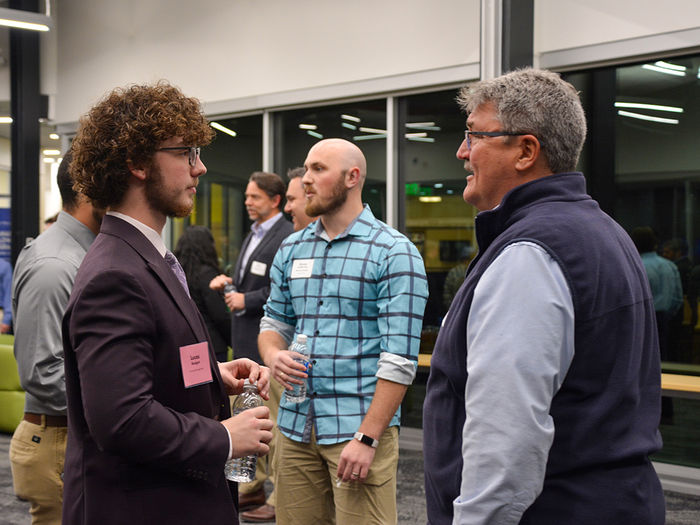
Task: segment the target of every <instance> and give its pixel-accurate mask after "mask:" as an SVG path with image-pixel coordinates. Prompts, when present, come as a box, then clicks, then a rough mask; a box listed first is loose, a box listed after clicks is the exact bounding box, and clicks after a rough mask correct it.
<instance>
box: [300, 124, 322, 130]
mask: <svg viewBox="0 0 700 525" xmlns="http://www.w3.org/2000/svg"><path fill="white" fill-rule="evenodd" d="M299 129H318V126H317V125H316V124H299Z"/></svg>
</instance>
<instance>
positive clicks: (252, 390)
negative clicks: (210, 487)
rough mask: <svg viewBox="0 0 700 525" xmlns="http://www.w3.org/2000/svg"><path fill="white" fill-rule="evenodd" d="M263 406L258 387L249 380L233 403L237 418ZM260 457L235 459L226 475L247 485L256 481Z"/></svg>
mask: <svg viewBox="0 0 700 525" xmlns="http://www.w3.org/2000/svg"><path fill="white" fill-rule="evenodd" d="M262 404H263V401H262V398H261V397H260V394H259V393H258V386H257V385H256V384H251V383H250V381H248V380H247V379H246V380H245V382H244V384H243V392H242V393H241V394H239V395H238V397H237V398H236V401H234V403H233V415H234V416H237V415H238V414H240V413H241V412H243V411H244V410H247V409H249V408H255V407H259V406H261V405H262ZM257 461H258V457H257V456H255V455H252V456H245V457H242V458H233V459H230V460H228V461H227V462H226V466H225V467H224V475H225V476H226V479H228V480H230V481H238V482H241V483H245V482H247V481H253V480H254V479H255V467H256V465H257Z"/></svg>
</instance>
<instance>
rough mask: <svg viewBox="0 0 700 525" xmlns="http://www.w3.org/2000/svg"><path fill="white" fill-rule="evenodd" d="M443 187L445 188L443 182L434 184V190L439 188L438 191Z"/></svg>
mask: <svg viewBox="0 0 700 525" xmlns="http://www.w3.org/2000/svg"><path fill="white" fill-rule="evenodd" d="M443 186H444V184H443V183H442V182H436V183H435V184H433V188H437V189H438V190H439V189H440V188H442V187H443Z"/></svg>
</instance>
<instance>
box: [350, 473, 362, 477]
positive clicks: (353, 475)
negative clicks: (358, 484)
mask: <svg viewBox="0 0 700 525" xmlns="http://www.w3.org/2000/svg"><path fill="white" fill-rule="evenodd" d="M359 475H360V473H359V472H353V473H352V477H353V478H356V477H357V476H359Z"/></svg>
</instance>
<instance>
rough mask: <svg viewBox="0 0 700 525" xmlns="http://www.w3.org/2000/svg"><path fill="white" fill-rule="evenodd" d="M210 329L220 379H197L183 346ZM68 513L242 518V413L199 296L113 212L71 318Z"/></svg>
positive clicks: (92, 520)
mask: <svg viewBox="0 0 700 525" xmlns="http://www.w3.org/2000/svg"><path fill="white" fill-rule="evenodd" d="M202 341H207V342H208V344H209V360H210V363H211V370H212V377H213V379H214V380H213V382H211V383H208V384H204V385H200V386H195V387H191V388H185V386H184V380H183V375H182V368H181V365H180V351H179V348H180V347H181V346H185V345H189V344H193V343H199V342H202ZM63 345H64V353H65V370H66V393H67V398H68V445H67V450H66V463H65V474H64V495H63V523H66V524H70V525H93V524H100V525H108V524H119V525H123V524H129V525H137V524H139V525H140V524H144V525H146V524H148V525H152V524H154V523H167V524H168V525H176V524H183V525H184V524H200V523H211V524H218V523H221V524H226V525H229V524H231V523H238V516H237V512H236V509H235V508H234V504H233V500H232V496H231V490H232V488H233V489H235V486H232V487H229V484H228V482H226V480H225V478H224V475H223V469H224V463H225V461H226V458H227V456H228V452H229V439H228V434H227V432H226V429H225V428H224V427H223V425H221V424H220V423H219V422H218V421H217V420H221V419H225V418H227V417H229V415H230V409H229V403H228V396H227V394H226V392H225V389H224V386H223V383H222V381H221V377H220V375H219V371H218V367H217V365H216V358H215V356H214V352H213V349H212V345H211V343H210V342H209V337H208V335H207V330H206V328H205V325H204V321H203V320H202V318H201V316H200V314H199V312H198V311H197V307H196V306H195V305H194V303H193V302H192V300H190V298H189V297H188V296H187V294H186V292H185V290H184V289H183V287H182V286H181V285H180V282H179V281H178V280H177V277H175V274H174V273H173V272H172V271H171V270H170V267H169V266H168V265H167V263H166V262H165V260H164V259H163V257H161V256H160V254H159V253H158V251H157V250H156V249H155V247H154V246H153V245H152V244H151V242H150V241H149V240H148V239H146V237H145V236H144V235H143V234H142V233H141V232H139V231H138V230H137V229H136V228H134V227H133V226H132V225H130V224H129V223H127V222H126V221H123V220H121V219H119V218H117V217H113V216H109V215H108V216H106V217H105V218H104V221H103V223H102V229H101V231H100V234H99V235H98V236H97V238H96V239H95V242H94V243H93V244H92V246H91V247H90V250H89V251H88V253H87V255H86V256H85V259H84V260H83V263H82V265H81V267H80V270H79V271H78V274H77V276H76V279H75V285H74V288H73V293H72V294H71V298H70V301H69V303H68V307H67V309H66V314H65V317H64V319H63Z"/></svg>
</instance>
